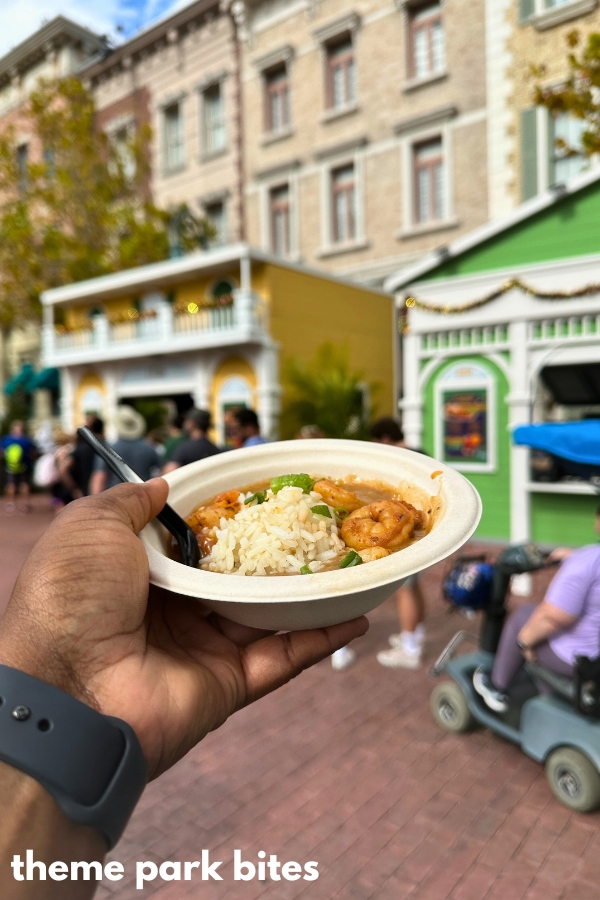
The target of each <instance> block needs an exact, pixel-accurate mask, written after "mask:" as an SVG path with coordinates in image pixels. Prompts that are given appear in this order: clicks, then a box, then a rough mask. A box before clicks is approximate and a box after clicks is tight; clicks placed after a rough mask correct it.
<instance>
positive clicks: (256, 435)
mask: <svg viewBox="0 0 600 900" xmlns="http://www.w3.org/2000/svg"><path fill="white" fill-rule="evenodd" d="M231 417H232V419H233V431H234V438H235V439H237V442H238V443H239V444H240V445H241V446H242V447H255V446H256V445H257V444H266V443H267V442H266V440H265V438H264V437H262V435H261V433H260V423H259V421H258V416H257V415H256V413H255V412H254V410H253V409H247V408H246V407H245V406H242V407H240V408H239V409H236V410H234V411H233V412H232V414H231Z"/></svg>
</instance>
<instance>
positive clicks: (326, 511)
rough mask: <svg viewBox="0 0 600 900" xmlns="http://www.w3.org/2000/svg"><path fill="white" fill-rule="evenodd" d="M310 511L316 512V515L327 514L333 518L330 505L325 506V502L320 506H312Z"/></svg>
mask: <svg viewBox="0 0 600 900" xmlns="http://www.w3.org/2000/svg"><path fill="white" fill-rule="evenodd" d="M310 511H311V512H312V513H314V514H315V515H316V516H327V518H328V519H330V518H331V513H330V512H329V507H328V506H325V504H324V503H323V504H322V505H320V506H311V508H310Z"/></svg>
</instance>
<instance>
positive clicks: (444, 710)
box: [431, 681, 475, 733]
mask: <svg viewBox="0 0 600 900" xmlns="http://www.w3.org/2000/svg"><path fill="white" fill-rule="evenodd" d="M431 712H432V713H433V718H434V719H435V721H436V722H437V723H438V725H441V726H442V728H444V729H445V730H446V731H454V732H455V733H460V732H463V731H470V730H471V729H472V728H473V726H474V725H475V719H474V718H473V716H472V715H471V710H470V709H469V704H468V703H467V698H466V697H465V695H464V693H463V691H462V690H461V689H460V688H459V686H458V685H457V684H456V683H455V682H454V681H446V682H444V684H438V686H437V687H436V688H435V689H434V691H433V692H432V694H431Z"/></svg>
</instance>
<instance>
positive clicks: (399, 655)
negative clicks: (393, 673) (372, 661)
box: [377, 645, 421, 669]
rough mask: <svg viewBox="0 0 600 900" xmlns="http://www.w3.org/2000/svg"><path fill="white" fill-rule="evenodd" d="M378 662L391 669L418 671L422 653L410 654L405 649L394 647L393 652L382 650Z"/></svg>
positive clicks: (378, 655)
mask: <svg viewBox="0 0 600 900" xmlns="http://www.w3.org/2000/svg"><path fill="white" fill-rule="evenodd" d="M377 662H378V663H379V664H380V665H382V666H387V667H388V668H390V669H418V668H419V667H420V665H421V653H420V652H419V653H408V652H407V651H406V650H405V648H404V647H403V646H402V645H400V646H399V647H392V649H391V650H380V651H379V653H378V654H377Z"/></svg>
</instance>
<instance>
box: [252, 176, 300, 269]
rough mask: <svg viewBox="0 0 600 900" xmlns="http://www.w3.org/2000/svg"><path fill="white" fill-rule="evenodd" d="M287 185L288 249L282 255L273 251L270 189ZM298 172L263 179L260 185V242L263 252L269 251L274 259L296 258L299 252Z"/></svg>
mask: <svg viewBox="0 0 600 900" xmlns="http://www.w3.org/2000/svg"><path fill="white" fill-rule="evenodd" d="M284 185H287V187H288V197H289V204H290V250H289V254H288V255H287V256H284V257H279V256H275V254H274V253H273V246H272V239H273V235H272V233H271V191H272V190H273V188H277V187H283V186H284ZM298 193H299V192H298V172H297V171H291V172H289V173H288V172H285V173H283V174H282V176H281V177H280V178H276V177H274V178H271V179H269V181H264V182H262V183H261V186H260V205H259V210H260V222H259V226H260V243H261V247H262V248H263V250H264V251H265V253H270V254H273V255H274V256H275V258H276V259H291V260H297V259H298V257H299V254H300V250H299V208H298Z"/></svg>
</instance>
